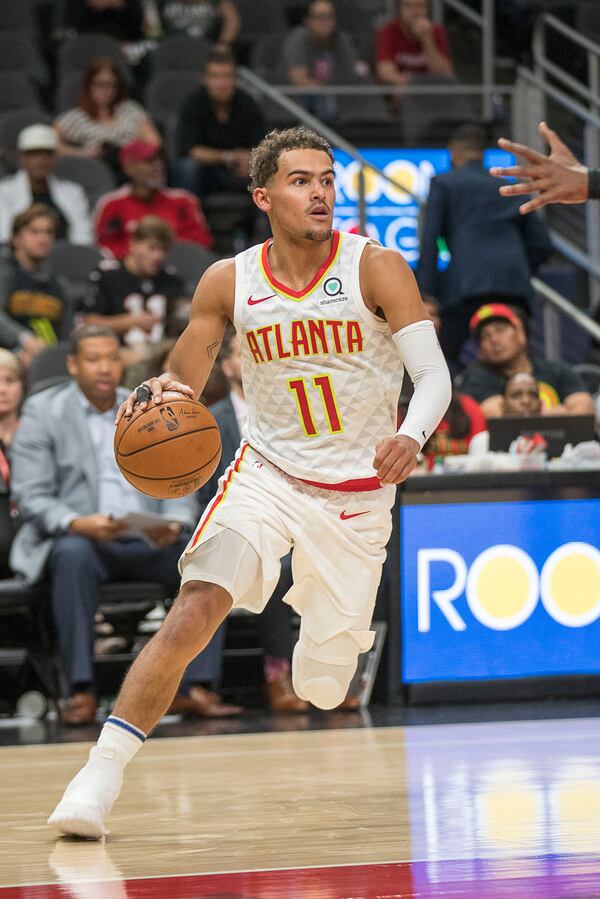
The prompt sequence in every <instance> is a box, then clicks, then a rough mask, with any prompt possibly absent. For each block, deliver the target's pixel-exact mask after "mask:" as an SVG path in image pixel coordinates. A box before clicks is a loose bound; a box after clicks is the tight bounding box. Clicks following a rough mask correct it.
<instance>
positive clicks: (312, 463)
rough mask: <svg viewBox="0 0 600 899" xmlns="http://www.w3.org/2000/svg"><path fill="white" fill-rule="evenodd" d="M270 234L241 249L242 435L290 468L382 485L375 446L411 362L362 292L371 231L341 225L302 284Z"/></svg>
mask: <svg viewBox="0 0 600 899" xmlns="http://www.w3.org/2000/svg"><path fill="white" fill-rule="evenodd" d="M270 243H271V241H267V242H266V243H265V244H264V245H263V246H262V247H260V246H255V247H251V248H250V249H248V250H245V251H244V252H243V253H240V254H239V255H238V256H236V258H235V266H236V286H235V315H234V320H235V327H236V330H237V333H238V335H239V337H240V343H241V353H242V379H243V384H244V392H245V395H246V399H247V401H248V421H247V424H246V427H245V429H244V437H245V439H246V440H247V441H248V442H249V443H250V445H251V446H252V447H254V449H256V450H257V451H258V452H259V453H260V454H262V455H263V456H264V457H265V458H266V459H267V460H268V461H269V462H272V463H273V464H274V465H276V466H278V467H279V468H281V469H282V470H283V471H285V472H287V473H288V474H289V475H292V476H293V477H296V478H301V479H303V480H307V481H310V482H311V483H317V484H322V485H327V486H330V487H332V488H333V489H335V488H337V489H354V490H364V489H367V490H368V489H375V488H376V487H379V481H378V480H377V478H376V477H375V471H374V469H373V459H374V456H375V447H376V445H377V443H378V441H379V440H381V439H382V438H383V437H391V436H393V435H394V434H395V433H396V429H397V425H396V416H397V405H398V397H399V394H400V388H401V386H402V376H403V371H404V370H403V366H402V363H401V361H400V357H399V355H398V350H397V349H396V346H395V344H394V342H393V340H392V335H391V331H390V328H389V326H388V324H387V322H384V321H382V320H380V319H379V318H377V316H375V315H373V313H372V312H371V311H370V310H369V309H368V308H367V307H366V305H365V302H364V300H363V298H362V296H361V292H360V283H359V266H360V259H361V256H362V253H363V250H364V248H365V246H366V245H367V244H368V243H369V238H365V237H360V236H358V235H355V234H346V233H340V232H338V231H334V232H333V240H332V247H331V253H330V255H329V257H328V258H327V260H326V261H325V262H324V264H323V265H322V266H321V268H320V269H319V270H318V271H317V272H316V274H315V276H314V277H313V279H312V281H311V282H310V283H309V284H307V286H306V287H305V289H304V290H302V291H294V290H291V289H290V288H289V287H286V286H285V285H284V284H282V283H281V282H279V281H277V280H275V278H274V277H273V274H272V272H271V269H270V266H269V258H268V254H269V245H270Z"/></svg>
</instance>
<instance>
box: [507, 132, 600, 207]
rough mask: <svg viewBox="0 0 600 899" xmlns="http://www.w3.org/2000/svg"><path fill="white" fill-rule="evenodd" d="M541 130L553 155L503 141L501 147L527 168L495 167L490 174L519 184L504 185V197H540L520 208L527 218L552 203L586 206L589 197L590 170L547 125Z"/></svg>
mask: <svg viewBox="0 0 600 899" xmlns="http://www.w3.org/2000/svg"><path fill="white" fill-rule="evenodd" d="M538 130H539V132H540V134H541V136H542V137H543V138H544V140H545V141H546V143H547V144H548V146H549V147H550V155H549V156H544V154H543V153H540V152H538V151H537V150H534V149H533V148H532V147H526V146H525V145H524V144H518V143H515V142H514V141H510V140H507V139H506V138H504V137H501V138H500V139H499V141H498V146H499V147H501V148H502V149H503V150H508V151H509V152H510V153H514V155H515V156H518V157H520V158H521V159H523V160H525V162H526V163H527V164H526V165H523V164H521V165H512V166H495V167H494V168H491V169H490V174H491V175H494V176H495V177H497V178H506V177H513V178H517V179H522V180H519V181H518V183H517V184H504V185H503V186H502V187H501V188H500V193H501V194H502V196H504V197H518V196H523V195H524V194H530V193H537V196H536V197H534V198H533V199H531V200H528V201H527V202H526V203H523V205H522V206H520V207H519V211H520V212H521V213H522V214H523V215H526V214H527V213H528V212H533V211H534V210H535V209H541V208H542V206H547V205H548V204H550V203H569V204H570V203H585V201H586V200H587V197H588V170H587V168H586V167H585V166H584V165H581V163H580V162H579V161H578V160H577V158H576V157H575V156H574V155H573V153H571V151H570V150H569V148H568V147H567V146H566V144H564V143H563V142H562V140H561V139H560V137H559V136H558V134H557V133H556V132H555V131H553V130H552V129H551V128H549V127H548V125H547V124H546V123H545V122H540V124H539V126H538Z"/></svg>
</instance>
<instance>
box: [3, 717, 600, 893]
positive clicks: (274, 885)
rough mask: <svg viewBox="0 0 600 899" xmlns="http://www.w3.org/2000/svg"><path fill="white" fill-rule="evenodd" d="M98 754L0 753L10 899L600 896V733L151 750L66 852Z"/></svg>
mask: <svg viewBox="0 0 600 899" xmlns="http://www.w3.org/2000/svg"><path fill="white" fill-rule="evenodd" d="M87 748H88V744H55V745H49V746H25V747H5V748H2V749H0V778H1V780H0V783H1V794H0V795H1V796H2V803H1V804H0V899H16V897H19V899H34V897H35V899H39V897H59V896H60V897H69V899H138V897H139V899H141V897H152V899H155V897H161V899H162V897H166V899H180V897H181V899H183V897H185V899H192V897H194V899H195V897H208V896H212V897H214V899H216V897H219V899H234V897H237V899H288V897H293V899H350V897H352V899H359V897H364V899H366V897H369V899H371V897H372V899H376V897H380V899H382V897H387V899H390V897H442V896H452V897H469V899H480V897H494V899H500V897H502V899H530V897H535V899H541V897H547V899H558V897H561V899H562V897H564V899H575V897H577V899H583V897H585V899H591V897H600V720H598V719H575V720H557V721H553V720H547V721H535V722H534V721H531V722H528V721H516V722H510V723H508V722H500V723H498V722H496V723H486V724H452V725H425V726H420V727H407V728H401V727H391V728H385V729H383V728H378V729H364V730H328V731H308V732H300V733H296V732H284V733H273V734H254V735H234V736H226V737H190V738H177V739H161V740H150V741H148V743H147V744H146V745H145V746H144V748H143V749H142V751H141V752H140V753H139V754H138V756H137V757H136V759H135V760H134V762H133V763H132V764H131V765H130V767H129V769H128V771H127V778H126V783H125V787H124V790H123V794H122V796H121V799H120V800H119V802H118V804H117V805H116V806H115V810H114V813H113V815H112V816H111V818H110V822H109V826H110V830H111V833H110V835H109V837H108V839H107V841H106V843H105V844H102V843H88V842H74V841H68V840H64V839H62V840H56V839H55V837H54V835H53V833H52V832H51V831H50V830H49V829H48V828H46V827H45V823H44V822H45V818H46V816H47V814H48V812H49V811H50V810H51V809H52V807H53V805H54V803H55V802H56V800H57V798H58V797H59V796H60V794H61V792H62V788H63V787H64V784H65V783H66V781H67V780H68V779H69V778H70V777H71V776H72V774H73V773H74V772H75V771H76V770H77V769H78V768H79V767H80V765H81V763H82V761H83V759H84V758H85V755H86V752H87Z"/></svg>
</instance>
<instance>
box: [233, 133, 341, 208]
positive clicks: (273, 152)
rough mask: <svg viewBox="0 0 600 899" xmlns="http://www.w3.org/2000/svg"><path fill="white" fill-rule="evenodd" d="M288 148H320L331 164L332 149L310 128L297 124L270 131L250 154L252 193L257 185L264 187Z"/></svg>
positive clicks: (250, 189)
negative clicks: (292, 126)
mask: <svg viewBox="0 0 600 899" xmlns="http://www.w3.org/2000/svg"><path fill="white" fill-rule="evenodd" d="M288 150H322V151H323V153H327V155H328V156H329V158H330V159H331V164H332V165H333V161H334V160H333V151H332V149H331V146H330V144H329V142H328V141H326V140H325V138H324V137H321V135H320V134H317V132H316V131H313V130H312V129H311V128H306V127H305V126H304V125H298V126H297V127H295V128H286V130H285V131H270V132H269V134H267V136H266V137H264V138H263V140H261V142H260V143H259V144H258V146H256V147H255V148H254V149H253V150H252V153H251V154H250V184H249V185H248V190H249V191H250V193H252V191H253V190H256V188H257V187H265V186H266V185H267V184H268V183H269V181H270V180H271V178H273V176H274V175H275V174H276V173H277V165H278V163H279V157H280V156H281V154H282V153H286V152H287V151H288Z"/></svg>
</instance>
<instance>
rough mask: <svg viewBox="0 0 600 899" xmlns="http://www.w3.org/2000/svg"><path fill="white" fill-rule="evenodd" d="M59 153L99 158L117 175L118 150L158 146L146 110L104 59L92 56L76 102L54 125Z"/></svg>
mask: <svg viewBox="0 0 600 899" xmlns="http://www.w3.org/2000/svg"><path fill="white" fill-rule="evenodd" d="M54 127H55V128H56V130H57V132H58V136H59V141H60V142H59V152H60V153H66V154H70V155H74V156H88V157H91V158H95V159H96V158H101V159H104V160H105V162H108V163H109V165H111V167H112V168H113V169H114V170H115V171H116V172H117V174H119V175H120V168H119V165H118V155H117V154H118V150H119V148H120V147H124V146H126V145H127V144H130V143H131V142H132V141H134V140H143V141H148V142H149V143H154V144H160V142H161V139H160V135H159V133H158V131H157V130H156V128H155V127H154V125H153V124H152V122H151V121H150V119H149V118H148V114H147V113H146V110H145V109H144V108H143V107H142V106H140V104H139V103H136V102H135V101H134V100H131V99H130V98H129V93H128V90H127V86H126V84H125V80H124V78H123V74H122V72H121V70H120V69H119V67H118V66H117V65H116V63H114V62H113V60H112V59H108V58H107V57H102V56H100V57H96V58H95V59H92V60H91V62H90V64H89V65H88V67H87V69H86V71H85V74H84V76H83V80H82V86H81V94H80V96H79V102H78V104H77V106H75V107H74V108H73V109H68V110H67V111H66V112H63V113H62V114H61V115H59V117H58V118H57V119H56V121H55V123H54Z"/></svg>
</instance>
